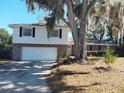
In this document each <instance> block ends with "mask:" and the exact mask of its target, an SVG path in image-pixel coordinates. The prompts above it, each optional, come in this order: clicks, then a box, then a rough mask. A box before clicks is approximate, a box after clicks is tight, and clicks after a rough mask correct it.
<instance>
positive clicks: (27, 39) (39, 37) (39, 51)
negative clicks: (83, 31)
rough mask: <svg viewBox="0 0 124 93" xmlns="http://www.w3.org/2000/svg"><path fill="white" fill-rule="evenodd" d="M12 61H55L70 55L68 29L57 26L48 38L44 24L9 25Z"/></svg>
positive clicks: (63, 26)
mask: <svg viewBox="0 0 124 93" xmlns="http://www.w3.org/2000/svg"><path fill="white" fill-rule="evenodd" d="M9 26H10V27H11V28H12V29H13V60H57V59H58V57H60V56H67V55H71V52H70V51H71V50H70V47H69V46H70V44H68V42H69V35H68V33H69V31H70V30H69V28H68V27H67V26H66V25H57V26H56V27H55V30H54V31H51V32H50V34H49V36H48V32H47V29H46V25H44V24H40V23H39V24H11V25H9Z"/></svg>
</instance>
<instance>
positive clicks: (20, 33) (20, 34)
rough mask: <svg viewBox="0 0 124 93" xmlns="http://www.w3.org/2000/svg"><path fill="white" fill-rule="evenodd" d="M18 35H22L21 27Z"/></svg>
mask: <svg viewBox="0 0 124 93" xmlns="http://www.w3.org/2000/svg"><path fill="white" fill-rule="evenodd" d="M19 36H20V37H22V27H20V32H19Z"/></svg>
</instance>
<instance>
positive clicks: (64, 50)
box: [13, 44, 70, 60]
mask: <svg viewBox="0 0 124 93" xmlns="http://www.w3.org/2000/svg"><path fill="white" fill-rule="evenodd" d="M22 47H56V48H57V57H58V58H59V57H63V56H67V55H70V52H69V51H68V48H69V47H68V45H44V44H42V45H41V44H13V60H21V56H22Z"/></svg>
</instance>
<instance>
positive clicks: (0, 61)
mask: <svg viewBox="0 0 124 93" xmlns="http://www.w3.org/2000/svg"><path fill="white" fill-rule="evenodd" d="M8 63H10V61H9V60H0V65H5V64H8Z"/></svg>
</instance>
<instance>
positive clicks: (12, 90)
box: [0, 62, 52, 93]
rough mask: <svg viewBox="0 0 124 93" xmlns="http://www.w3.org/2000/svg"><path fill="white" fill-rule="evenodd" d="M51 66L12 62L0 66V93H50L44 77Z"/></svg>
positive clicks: (39, 63)
mask: <svg viewBox="0 0 124 93" xmlns="http://www.w3.org/2000/svg"><path fill="white" fill-rule="evenodd" d="M51 65H52V64H49V63H47V62H46V63H45V62H44V63H43V62H13V63H11V64H7V65H3V66H0V93H50V90H49V87H48V86H47V82H46V77H44V76H43V75H42V74H48V73H50V70H49V69H50V66H51Z"/></svg>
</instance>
